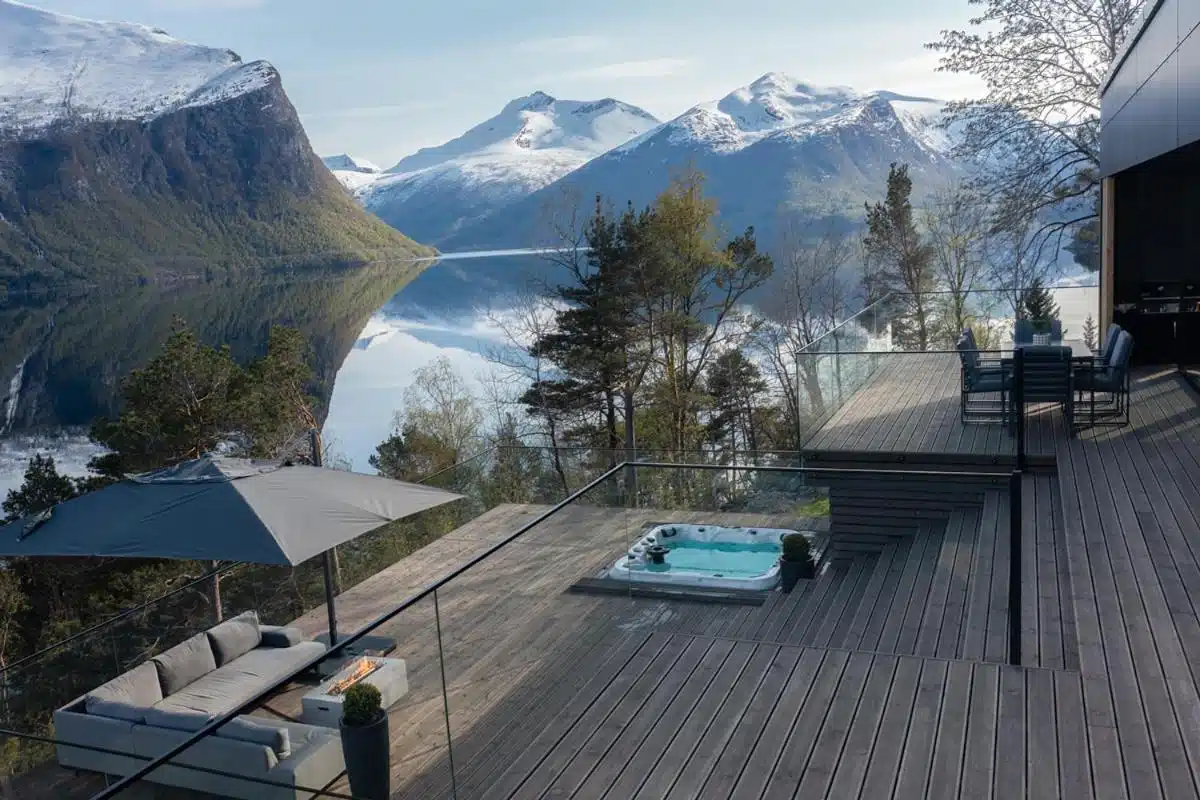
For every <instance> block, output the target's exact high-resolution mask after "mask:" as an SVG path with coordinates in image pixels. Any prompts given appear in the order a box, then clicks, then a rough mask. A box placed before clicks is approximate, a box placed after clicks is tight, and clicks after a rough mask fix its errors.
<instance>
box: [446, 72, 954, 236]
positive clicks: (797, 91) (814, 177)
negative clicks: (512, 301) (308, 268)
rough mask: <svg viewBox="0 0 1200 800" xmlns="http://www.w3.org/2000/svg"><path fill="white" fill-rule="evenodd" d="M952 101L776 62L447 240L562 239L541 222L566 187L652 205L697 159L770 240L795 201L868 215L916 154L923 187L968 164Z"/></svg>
mask: <svg viewBox="0 0 1200 800" xmlns="http://www.w3.org/2000/svg"><path fill="white" fill-rule="evenodd" d="M942 109H943V104H942V103H940V102H938V101H936V100H932V99H929V98H920V97H908V96H905V95H900V94H896V93H893V92H884V91H880V92H866V93H863V92H857V91H855V90H853V89H850V88H846V87H827V88H825V87H816V86H812V85H810V84H806V83H803V82H800V81H797V80H795V79H793V78H789V77H788V76H786V75H782V74H780V73H770V74H767V75H764V76H763V77H761V78H759V79H758V80H756V81H754V82H753V83H751V84H750V85H748V86H744V87H741V88H739V89H736V90H734V91H733V92H731V93H729V94H728V95H726V96H725V97H723V98H721V99H720V100H717V101H715V102H709V103H702V104H700V105H697V106H695V107H693V108H691V109H689V110H688V111H686V112H684V113H683V114H681V115H680V116H678V117H676V118H675V119H673V120H671V121H669V122H666V123H664V124H662V125H659V126H656V127H654V128H652V129H650V130H648V131H646V132H644V133H642V134H640V135H639V136H636V137H634V138H632V139H631V140H629V141H627V142H625V143H623V144H620V145H618V146H616V147H614V148H613V149H612V150H610V151H609V152H607V153H605V154H603V155H600V156H598V157H596V158H594V159H592V160H591V161H589V162H588V163H587V164H585V165H583V166H581V167H580V168H578V169H576V170H574V171H572V172H571V173H569V174H567V175H564V176H563V177H562V178H560V179H559V180H558V181H556V182H555V183H553V184H550V185H548V186H546V187H545V188H543V189H541V190H539V191H538V192H535V193H533V194H532V195H530V196H529V197H528V198H525V199H524V200H521V201H520V202H517V203H514V204H512V205H511V206H509V207H508V208H505V209H503V210H502V211H500V212H498V213H496V214H493V215H491V216H490V217H488V218H487V219H484V220H481V221H479V222H477V223H475V224H473V225H471V226H469V227H464V228H463V229H462V230H461V231H460V232H458V233H457V234H455V235H454V236H453V237H451V238H449V239H448V240H447V241H446V242H445V244H444V246H443V249H447V250H448V249H450V248H462V249H467V248H475V247H494V246H495V247H499V246H538V245H546V244H552V242H548V241H542V240H540V239H538V238H537V237H538V232H537V231H535V230H534V229H532V227H531V224H530V221H531V220H536V219H537V209H538V208H540V207H544V206H545V204H546V203H547V202H550V201H551V200H552V198H553V197H555V196H560V197H561V196H562V194H563V190H564V188H569V189H571V190H572V192H571V193H572V194H573V195H574V196H577V197H591V196H592V195H593V194H595V193H597V192H598V193H600V194H603V195H604V196H605V197H606V198H609V199H610V200H611V201H613V202H614V203H615V204H617V205H623V204H624V203H625V202H626V201H627V200H629V201H633V202H634V203H635V204H643V203H647V202H649V201H650V200H652V199H653V198H654V197H655V196H656V195H657V194H658V193H660V192H661V191H662V190H663V189H664V188H665V187H666V185H667V183H668V181H669V180H670V178H671V175H672V173H674V172H676V171H678V170H679V169H681V168H683V167H685V166H687V165H689V164H690V165H694V166H695V167H696V168H698V169H700V170H701V171H702V172H704V174H705V175H706V177H707V191H708V192H709V193H710V195H711V196H713V197H715V198H716V200H717V204H718V207H719V210H720V214H721V221H722V224H723V225H724V227H725V228H726V230H727V231H728V232H731V233H732V232H737V231H740V230H741V229H743V228H745V227H746V226H748V225H753V226H755V228H756V230H757V231H758V232H759V237H760V241H762V240H764V239H768V240H769V237H770V235H771V234H772V233H773V229H774V228H775V226H776V224H777V222H778V220H779V217H780V215H781V213H783V212H786V211H787V209H789V208H810V209H811V208H821V209H823V210H826V211H828V210H830V209H841V210H844V212H845V215H846V216H847V217H848V218H849V219H851V220H857V219H859V218H860V217H861V209H862V202H863V200H864V199H874V198H877V197H878V196H880V195H881V193H882V191H883V188H884V183H885V179H886V176H887V171H888V167H889V165H890V164H891V163H892V162H893V161H902V162H907V163H908V164H909V165H910V167H911V171H912V175H913V180H914V191H915V193H916V194H917V195H918V196H920V195H921V194H923V193H924V192H926V191H928V190H930V189H933V188H935V187H937V186H938V185H940V184H942V183H944V182H945V181H946V180H947V179H949V178H950V177H952V176H953V175H955V174H957V170H958V167H957V165H956V164H955V163H954V161H953V160H952V159H951V158H950V157H949V155H948V154H949V151H950V148H951V145H952V141H951V139H952V137H951V136H950V135H948V134H947V133H946V132H945V131H944V130H942V129H941V128H940V127H939V124H938V123H939V120H940V117H941V114H942ZM768 243H769V241H768Z"/></svg>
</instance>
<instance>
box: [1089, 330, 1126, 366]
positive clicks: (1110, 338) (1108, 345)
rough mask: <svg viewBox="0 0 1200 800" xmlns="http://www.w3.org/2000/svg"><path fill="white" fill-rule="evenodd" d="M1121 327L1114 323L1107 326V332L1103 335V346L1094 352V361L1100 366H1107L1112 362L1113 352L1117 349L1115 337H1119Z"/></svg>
mask: <svg viewBox="0 0 1200 800" xmlns="http://www.w3.org/2000/svg"><path fill="white" fill-rule="evenodd" d="M1121 330H1122V328H1121V326H1120V325H1118V324H1116V323H1115V322H1114V323H1113V324H1112V325H1109V326H1108V332H1107V333H1105V334H1104V345H1103V346H1102V347H1101V348H1100V350H1099V351H1097V352H1096V354H1095V355H1096V361H1098V362H1099V363H1100V364H1101V365H1107V364H1108V362H1110V361H1112V357H1113V350H1115V349H1116V348H1117V337H1118V336H1120V335H1121Z"/></svg>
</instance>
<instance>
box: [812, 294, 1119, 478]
mask: <svg viewBox="0 0 1200 800" xmlns="http://www.w3.org/2000/svg"><path fill="white" fill-rule="evenodd" d="M1050 292H1051V295H1052V297H1053V299H1054V303H1055V305H1056V307H1057V308H1056V321H1055V322H1054V323H1046V324H1045V325H1043V324H1042V323H1041V322H1040V321H1039V322H1037V323H1031V327H1032V329H1033V330H1034V331H1035V332H1038V333H1040V332H1042V328H1043V327H1045V328H1046V329H1047V331H1046V332H1047V333H1050V331H1051V330H1053V331H1056V332H1057V337H1052V338H1053V341H1054V342H1055V343H1061V344H1064V345H1067V346H1070V347H1071V348H1072V351H1073V352H1075V351H1078V352H1079V353H1080V354H1084V353H1087V352H1089V351H1090V350H1091V349H1093V348H1095V347H1096V346H1097V345H1098V342H1099V340H1100V338H1101V334H1100V331H1099V324H1098V323H1097V312H1098V305H1099V296H1098V289H1097V288H1096V287H1095V286H1074V285H1071V286H1055V287H1051V289H1050ZM1012 295H1013V293H1012V292H1007V291H1002V290H990V289H984V290H975V291H972V292H970V293H969V294H966V295H964V296H962V297H956V296H954V295H952V294H950V293H946V292H934V293H930V294H929V295H926V296H924V297H922V299H921V303H920V304H918V303H917V302H916V301H915V300H914V298H913V297H912V296H911V295H904V294H893V295H889V296H888V297H886V298H884V300H881V301H879V302H878V303H875V304H873V305H872V306H869V307H868V308H867V309H865V310H864V311H863V312H860V313H859V314H858V315H855V317H853V318H851V319H850V320H847V321H846V323H844V324H843V325H841V326H839V327H838V328H836V329H834V330H833V331H831V332H830V333H829V334H827V335H825V336H823V337H821V338H820V339H817V340H816V341H814V342H813V343H812V344H811V345H810V346H808V347H807V348H804V349H803V350H802V351H800V353H799V354H798V356H797V358H796V363H795V365H794V372H795V375H794V386H795V389H794V392H793V396H792V398H790V399H789V406H791V408H792V411H791V415H792V416H793V417H794V418H795V423H794V424H795V425H796V431H797V436H796V438H797V440H798V441H800V442H802V443H803V445H802V448H803V450H804V451H805V452H808V453H811V452H812V451H822V450H852V451H853V450H859V451H867V452H885V451H886V452H896V453H904V452H910V451H911V452H917V453H929V452H932V453H958V454H964V455H965V454H972V453H975V454H1012V453H1014V452H1015V450H1016V442H1015V441H1014V440H1013V439H1012V437H1009V438H1008V439H1005V438H1003V437H1002V436H999V435H997V433H996V431H994V430H990V431H989V430H987V429H981V428H976V427H974V426H975V425H976V424H977V423H994V422H996V421H998V420H1001V419H1002V418H1004V417H1006V416H1007V417H1009V418H1010V423H1011V415H1010V414H1006V409H1007V408H1008V407H1009V406H1010V405H1011V403H1012V402H1013V401H1014V398H1012V396H1011V391H1012V387H1011V386H1009V387H1008V388H1007V389H1006V391H1005V392H999V391H986V387H987V386H988V385H989V383H988V382H987V381H986V380H985V381H984V382H983V384H982V387H983V389H985V390H982V391H981V390H980V384H978V383H976V382H975V380H974V378H975V376H974V375H973V374H970V375H968V374H966V373H965V372H964V362H963V359H962V357H961V355H960V354H959V352H958V351H957V349H956V343H957V341H958V338H959V335H960V334H961V332H962V330H964V329H966V328H969V329H970V330H971V331H972V333H973V335H974V338H975V340H976V342H977V352H976V355H977V356H978V358H979V359H980V360H981V361H982V362H983V363H982V365H981V367H982V371H983V372H984V373H987V372H988V371H989V368H992V367H996V366H998V362H1001V361H1003V360H1007V359H1011V356H1012V346H1013V345H1012V342H1013V334H1014V322H1013V318H1012V310H1011V309H1012ZM984 377H986V375H985V376H984ZM1038 410H1039V412H1040V411H1041V410H1044V409H1038ZM1027 411H1028V409H1027ZM1045 422H1046V420H1045V419H1044V415H1043V416H1039V417H1038V418H1037V419H1035V420H1034V421H1033V422H1032V423H1031V424H1030V426H1029V433H1030V435H1031V436H1032V437H1033V438H1032V439H1031V440H1029V439H1027V441H1031V442H1032V449H1033V450H1037V449H1043V450H1044V449H1046V448H1047V447H1049V446H1050V444H1049V439H1048V438H1047V436H1048V434H1049V433H1050V432H1049V431H1047V429H1046V425H1045ZM1064 430H1066V429H1065V428H1064Z"/></svg>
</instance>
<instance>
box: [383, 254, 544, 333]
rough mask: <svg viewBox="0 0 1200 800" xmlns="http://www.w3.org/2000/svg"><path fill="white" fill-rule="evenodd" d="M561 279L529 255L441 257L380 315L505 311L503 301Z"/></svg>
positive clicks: (441, 315)
mask: <svg viewBox="0 0 1200 800" xmlns="http://www.w3.org/2000/svg"><path fill="white" fill-rule="evenodd" d="M565 279H566V273H565V272H564V271H563V270H562V268H561V267H558V266H556V265H555V264H554V263H553V262H552V261H551V260H549V259H548V258H547V257H546V256H544V255H538V254H537V253H536V252H533V251H496V252H488V253H458V254H451V255H444V256H443V257H442V258H440V259H439V260H438V261H437V263H436V264H434V265H433V266H431V267H430V268H429V269H426V270H425V271H423V272H422V273H421V274H420V275H418V276H417V278H416V279H415V280H413V282H412V283H410V284H409V285H408V286H407V287H405V289H404V292H403V294H401V295H398V296H397V297H395V298H393V299H392V301H391V302H389V303H388V305H387V307H386V308H385V309H384V311H385V313H387V314H389V315H390V316H396V317H405V318H407V319H420V318H422V317H427V316H429V317H437V318H444V317H445V316H448V315H457V314H462V313H464V312H470V311H474V310H477V309H479V308H487V307H505V308H507V307H511V303H510V302H507V301H506V300H505V297H506V296H511V295H513V294H520V293H523V292H527V291H533V292H540V291H543V290H544V289H545V287H546V286H547V285H548V284H549V285H553V284H557V283H560V282H562V281H563V280H565Z"/></svg>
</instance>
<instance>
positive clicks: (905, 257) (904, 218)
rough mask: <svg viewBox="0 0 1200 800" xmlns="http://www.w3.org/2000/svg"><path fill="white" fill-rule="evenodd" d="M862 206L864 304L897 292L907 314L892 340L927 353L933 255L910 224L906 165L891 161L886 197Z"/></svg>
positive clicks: (909, 182)
mask: <svg viewBox="0 0 1200 800" xmlns="http://www.w3.org/2000/svg"><path fill="white" fill-rule="evenodd" d="M865 206H866V212H867V235H866V237H865V238H864V239H863V249H864V250H865V252H866V261H867V271H866V274H865V275H864V277H863V283H864V286H865V288H866V290H867V300H868V302H874V301H875V300H878V299H880V298H882V297H883V296H885V295H886V294H888V293H889V292H894V293H896V295H897V298H898V300H899V303H900V305H901V307H903V308H904V309H906V310H907V312H908V313H907V315H905V317H902V318H898V319H896V320H895V322H894V323H893V336H895V337H896V338H898V339H899V340H900V342H901V344H902V345H903V346H904V347H905V348H906V349H910V350H926V349H928V347H929V341H930V337H931V334H932V331H931V320H930V312H931V310H932V309H931V298H932V296H931V295H930V292H931V291H932V290H933V287H934V270H933V252H932V250H931V249H930V247H929V246H928V245H927V244H926V243H925V242H924V241H923V240H922V238H921V235H920V233H919V232H918V231H917V226H916V224H915V223H914V222H913V207H912V178H910V177H909V176H908V165H907V164H896V163H893V164H892V165H891V168H890V169H889V170H888V178H887V197H886V198H885V199H884V200H883V201H882V202H877V203H875V204H874V205H872V204H871V203H867V204H865Z"/></svg>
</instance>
